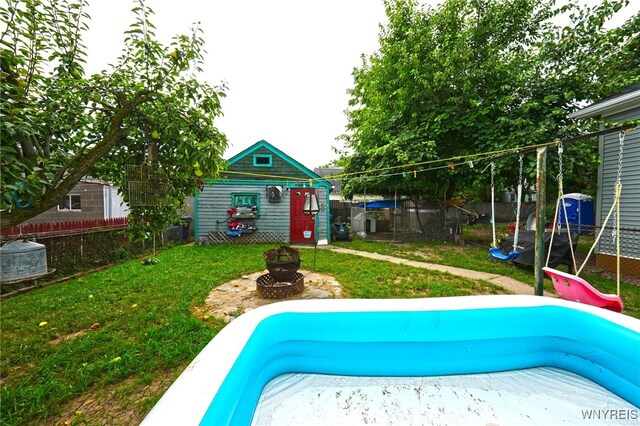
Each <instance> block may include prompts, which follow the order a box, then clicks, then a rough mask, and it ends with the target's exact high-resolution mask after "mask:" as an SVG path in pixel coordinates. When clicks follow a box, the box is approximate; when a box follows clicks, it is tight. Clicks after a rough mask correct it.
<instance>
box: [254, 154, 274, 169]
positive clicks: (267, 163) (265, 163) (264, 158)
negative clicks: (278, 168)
mask: <svg viewBox="0 0 640 426" xmlns="http://www.w3.org/2000/svg"><path fill="white" fill-rule="evenodd" d="M253 165H254V166H256V167H271V166H272V165H273V157H272V156H271V155H269V154H255V155H254V156H253Z"/></svg>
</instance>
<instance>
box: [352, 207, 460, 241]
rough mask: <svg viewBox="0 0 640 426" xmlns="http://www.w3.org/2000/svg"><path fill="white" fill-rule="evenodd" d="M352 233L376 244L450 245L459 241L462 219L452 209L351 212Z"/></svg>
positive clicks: (360, 209) (433, 208)
mask: <svg viewBox="0 0 640 426" xmlns="http://www.w3.org/2000/svg"><path fill="white" fill-rule="evenodd" d="M351 230H352V233H354V234H355V235H358V236H359V237H361V238H366V239H370V240H376V241H394V242H414V241H451V242H454V241H455V242H458V241H461V238H462V216H461V214H460V211H459V210H458V209H456V208H453V207H446V208H445V207H440V206H438V205H423V206H421V207H418V208H416V206H415V205H414V204H413V203H403V204H401V205H398V206H396V207H395V208H381V209H366V208H364V207H352V208H351Z"/></svg>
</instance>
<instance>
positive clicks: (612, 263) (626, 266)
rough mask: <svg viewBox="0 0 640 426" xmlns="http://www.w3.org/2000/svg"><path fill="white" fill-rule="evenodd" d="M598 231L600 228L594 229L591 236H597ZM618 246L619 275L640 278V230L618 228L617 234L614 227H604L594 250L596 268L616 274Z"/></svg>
mask: <svg viewBox="0 0 640 426" xmlns="http://www.w3.org/2000/svg"><path fill="white" fill-rule="evenodd" d="M600 230H601V228H600V227H598V226H596V227H594V229H593V234H594V235H598V233H599V232H600ZM618 244H619V245H620V273H621V274H622V275H627V276H631V277H636V278H640V228H620V232H619V233H618V232H616V229H615V228H614V227H612V226H608V227H606V228H605V229H604V231H603V232H602V236H601V237H600V241H599V243H598V245H597V246H596V248H595V250H594V251H595V262H596V268H599V269H603V270H605V271H607V272H613V273H615V272H616V269H617V267H616V263H617V260H616V256H617V254H616V253H617V245H618Z"/></svg>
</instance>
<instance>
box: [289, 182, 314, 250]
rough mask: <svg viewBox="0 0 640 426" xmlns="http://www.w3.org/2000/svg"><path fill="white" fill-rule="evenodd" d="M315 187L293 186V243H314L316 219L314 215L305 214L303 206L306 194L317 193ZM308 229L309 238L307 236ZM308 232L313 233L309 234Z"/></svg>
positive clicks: (291, 214) (291, 236)
mask: <svg viewBox="0 0 640 426" xmlns="http://www.w3.org/2000/svg"><path fill="white" fill-rule="evenodd" d="M315 192H316V190H315V189H310V188H291V190H290V191H289V193H290V194H291V213H290V217H291V230H290V232H291V235H290V237H289V238H290V240H291V242H292V243H313V242H314V241H315V238H316V230H315V221H314V217H313V215H309V214H304V212H303V211H302V207H303V206H304V196H305V194H307V193H309V194H315ZM305 231H307V234H306V235H308V238H305ZM308 232H310V233H311V234H310V235H309V234H308Z"/></svg>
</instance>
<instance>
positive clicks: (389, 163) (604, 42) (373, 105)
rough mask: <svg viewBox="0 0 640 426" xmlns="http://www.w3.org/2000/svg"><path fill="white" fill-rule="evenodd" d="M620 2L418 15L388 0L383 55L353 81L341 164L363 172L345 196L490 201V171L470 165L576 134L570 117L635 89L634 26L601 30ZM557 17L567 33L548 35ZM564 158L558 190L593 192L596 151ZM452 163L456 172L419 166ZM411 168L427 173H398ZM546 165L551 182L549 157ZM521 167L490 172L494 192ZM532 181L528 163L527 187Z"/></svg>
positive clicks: (638, 63)
mask: <svg viewBox="0 0 640 426" xmlns="http://www.w3.org/2000/svg"><path fill="white" fill-rule="evenodd" d="M627 3H628V1H627V0H619V1H618V0H612V1H608V0H606V1H603V2H602V3H601V4H600V5H598V6H597V7H595V8H591V9H590V8H587V7H584V6H580V5H579V4H569V5H566V6H562V7H556V5H555V0H446V1H445V2H444V3H443V4H442V5H440V6H438V7H436V8H430V7H426V8H425V7H424V6H420V5H418V4H417V3H416V2H415V1H413V0H385V7H386V13H387V17H388V21H389V22H388V24H387V25H386V26H384V27H383V28H382V29H381V33H380V37H379V41H380V49H379V51H378V52H376V53H374V54H373V55H371V56H369V57H364V56H363V62H362V65H361V66H360V67H359V68H357V69H355V70H354V72H353V77H354V87H353V89H351V91H350V93H351V100H350V103H349V109H348V111H347V115H348V126H347V129H348V132H347V133H346V134H345V135H343V136H342V139H343V140H344V142H345V147H346V149H345V151H344V153H343V158H342V159H341V160H340V162H341V164H343V165H344V166H345V173H357V172H365V171H369V172H371V173H365V174H363V175H362V176H361V177H359V178H354V179H347V180H345V182H344V184H343V191H345V193H347V194H349V193H353V192H354V191H362V190H366V191H367V192H368V193H378V194H382V195H388V194H392V193H393V192H394V190H397V191H398V192H399V193H402V194H404V195H408V196H412V197H413V198H414V199H416V200H417V199H419V198H428V199H432V200H442V199H443V198H445V197H446V198H447V199H451V198H452V197H454V196H456V195H460V194H463V193H467V194H468V193H472V194H477V195H479V196H480V197H482V198H484V197H487V196H488V186H489V185H488V183H489V179H488V172H485V173H482V171H483V169H485V166H486V165H487V164H488V162H489V160H488V159H487V158H485V159H477V158H475V157H473V154H475V153H480V152H490V151H497V150H503V149H508V148H514V147H517V146H523V145H533V144H538V143H544V142H549V141H552V140H554V139H558V138H563V137H566V136H569V135H575V133H576V132H577V131H578V129H576V124H575V123H573V122H571V121H570V120H568V119H567V114H568V113H569V112H571V111H573V110H575V109H576V108H578V107H579V106H580V105H582V104H583V103H584V102H585V101H594V100H597V99H600V98H601V97H603V96H607V95H610V94H612V93H615V92H617V91H618V90H620V89H621V88H623V87H625V86H628V85H630V84H632V83H634V82H638V81H639V76H640V58H639V57H638V56H639V54H638V49H637V43H638V41H637V40H638V38H637V35H638V32H639V28H640V26H639V18H638V16H635V17H632V18H631V19H630V20H628V21H627V22H626V23H625V24H624V25H622V26H621V27H619V28H614V29H609V30H608V29H606V28H605V25H606V24H607V22H608V20H609V19H610V18H611V16H612V15H613V14H614V13H615V12H616V11H618V10H619V9H620V8H621V7H622V5H624V4H627ZM561 15H563V16H565V17H566V19H568V20H569V21H570V24H569V25H566V26H559V25H557V24H554V21H556V20H557V18H558V17H560V16H561ZM566 151H567V152H566V153H565V154H568V155H567V156H566V157H565V162H564V164H565V178H567V177H570V176H572V175H575V176H577V177H578V179H576V180H575V182H570V179H567V180H568V181H569V182H567V184H566V186H567V187H573V186H572V185H574V184H578V183H580V184H582V185H584V184H587V183H592V186H593V188H595V178H594V176H595V173H596V170H597V167H595V166H594V164H595V162H596V161H597V158H598V156H597V144H594V143H593V142H586V143H584V144H582V145H581V146H580V147H576V148H575V149H574V146H572V147H571V148H568V149H567V150H566ZM456 156H457V157H460V158H459V159H458V160H456V161H454V162H453V163H456V164H443V163H442V162H440V163H437V162H434V163H427V162H430V161H436V160H438V159H443V158H450V157H456ZM469 160H475V161H474V162H471V163H470V162H469ZM411 163H427V164H425V165H423V166H411V167H402V166H403V165H406V164H411ZM549 164H550V166H551V167H550V171H549V173H550V174H551V173H555V170H554V168H553V167H554V166H555V164H556V161H555V158H554V156H553V154H551V158H550V159H549ZM435 167H438V169H437V170H431V169H433V168H435ZM517 168H518V161H517V158H512V159H503V160H499V161H497V174H498V175H497V178H496V182H497V184H498V186H511V187H513V186H515V185H516V184H517V175H518V174H517ZM416 169H417V170H418V173H416V174H415V175H414V173H413V171H414V170H416ZM421 169H426V170H429V171H425V172H420V170H421ZM534 170H535V158H534V155H531V154H530V155H529V156H527V158H526V159H525V176H531V177H532V178H533V176H535V172H534ZM374 171H375V172H374ZM573 171H579V172H577V173H572V172H573ZM585 178H586V182H585V181H581V180H582V179H585ZM532 180H533V179H529V181H530V182H531V181H532ZM550 181H551V180H550Z"/></svg>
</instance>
